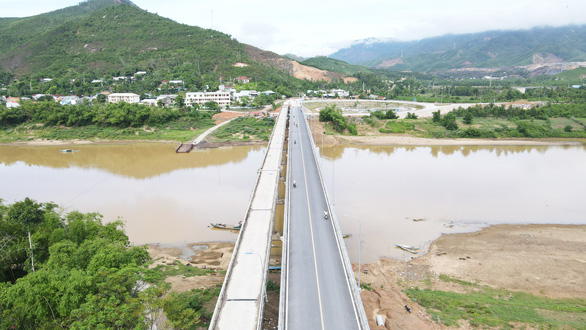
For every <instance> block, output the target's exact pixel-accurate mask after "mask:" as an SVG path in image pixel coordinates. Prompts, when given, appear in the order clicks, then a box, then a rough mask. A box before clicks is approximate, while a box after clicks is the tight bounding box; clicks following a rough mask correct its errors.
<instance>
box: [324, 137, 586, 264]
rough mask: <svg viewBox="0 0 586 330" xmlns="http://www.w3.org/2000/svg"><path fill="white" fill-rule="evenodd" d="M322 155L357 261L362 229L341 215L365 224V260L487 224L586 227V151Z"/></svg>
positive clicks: (340, 150)
mask: <svg viewBox="0 0 586 330" xmlns="http://www.w3.org/2000/svg"><path fill="white" fill-rule="evenodd" d="M324 156H325V157H324V158H323V159H322V170H323V172H324V179H325V181H326V184H327V187H328V190H329V191H330V196H331V197H333V199H334V200H335V201H334V203H335V210H336V214H337V215H338V217H339V218H340V223H341V226H342V230H343V231H344V232H352V233H353V234H354V236H353V237H352V238H350V239H347V240H346V243H347V245H348V247H349V250H350V253H351V257H352V259H353V260H357V259H358V256H357V244H358V235H357V234H358V224H357V223H356V221H354V220H352V219H349V218H348V219H345V218H344V217H343V216H342V215H343V214H350V215H353V216H356V217H358V218H360V219H362V235H363V241H364V243H363V250H362V251H363V255H362V259H363V260H366V261H375V260H376V259H377V258H378V257H379V256H391V257H396V258H409V257H410V256H412V255H411V254H409V253H408V252H404V251H402V250H399V249H396V248H395V244H396V243H398V244H405V245H414V246H420V247H425V246H426V245H427V244H429V242H430V241H432V240H434V239H436V238H437V237H439V236H440V235H441V233H453V232H462V231H471V230H475V229H478V228H480V227H483V226H487V225H489V224H497V223H580V224H585V223H586V218H585V217H584V214H585V213H586V205H585V204H584V203H583V202H582V199H583V197H584V196H586V175H584V168H585V166H586V151H585V149H584V147H583V146H550V147H548V146H537V147H530V146H421V147H403V146H401V147H385V146H335V147H331V148H325V149H324ZM326 157H327V158H326ZM414 219H423V220H424V221H413V220H414Z"/></svg>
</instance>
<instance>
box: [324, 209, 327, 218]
mask: <svg viewBox="0 0 586 330" xmlns="http://www.w3.org/2000/svg"><path fill="white" fill-rule="evenodd" d="M324 219H326V220H327V219H328V211H324Z"/></svg>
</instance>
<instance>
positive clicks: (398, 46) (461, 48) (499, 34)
mask: <svg viewBox="0 0 586 330" xmlns="http://www.w3.org/2000/svg"><path fill="white" fill-rule="evenodd" d="M330 57H331V58H335V59H338V60H342V61H346V62H348V63H351V64H356V65H363V66H368V67H380V68H390V69H393V70H412V71H422V72H429V71H439V70H447V69H458V68H501V67H508V66H522V65H529V64H542V63H549V62H573V61H586V25H583V26H567V27H557V28H553V27H542V28H534V29H531V30H519V31H489V32H482V33H475V34H461V35H446V36H441V37H435V38H427V39H423V40H419V41H409V42H399V41H388V42H379V41H376V40H366V41H364V42H361V43H358V44H355V45H353V46H351V47H349V48H345V49H342V50H340V51H338V52H336V53H334V54H332V55H330Z"/></svg>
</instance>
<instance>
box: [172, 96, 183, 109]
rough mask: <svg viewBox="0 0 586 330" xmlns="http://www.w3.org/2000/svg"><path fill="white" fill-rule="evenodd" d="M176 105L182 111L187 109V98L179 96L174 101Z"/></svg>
mask: <svg viewBox="0 0 586 330" xmlns="http://www.w3.org/2000/svg"><path fill="white" fill-rule="evenodd" d="M174 103H175V106H176V107H177V108H180V109H182V108H183V107H185V98H184V97H183V96H181V95H177V97H176V98H175V100H174Z"/></svg>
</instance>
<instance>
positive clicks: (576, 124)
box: [430, 104, 586, 138]
mask: <svg viewBox="0 0 586 330" xmlns="http://www.w3.org/2000/svg"><path fill="white" fill-rule="evenodd" d="M458 118H461V123H462V124H463V125H466V126H463V127H465V128H462V127H460V126H459V124H458V122H457V119H458ZM476 118H484V119H486V118H488V119H492V120H495V122H494V123H493V125H489V127H486V126H484V127H475V126H474V123H475V120H476ZM583 118H586V106H585V105H580V104H548V105H546V106H543V107H532V108H530V109H523V108H519V107H508V108H507V107H505V106H497V105H493V104H490V105H487V106H484V107H483V106H480V105H476V106H473V107H469V108H467V109H463V108H458V109H456V110H454V111H451V112H449V113H447V114H446V115H444V116H442V115H441V113H440V111H439V110H438V111H436V112H434V113H433V117H432V123H434V124H436V125H439V126H443V127H444V128H445V129H446V132H441V131H432V132H430V134H432V135H433V137H452V138H453V137H461V138H519V137H527V138H584V137H586V120H584V119H583ZM499 120H500V121H499ZM560 120H561V121H564V122H565V124H563V125H564V126H563V128H560V127H558V128H556V127H555V126H554V125H553V124H552V123H554V122H560ZM497 124H498V125H497Z"/></svg>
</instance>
